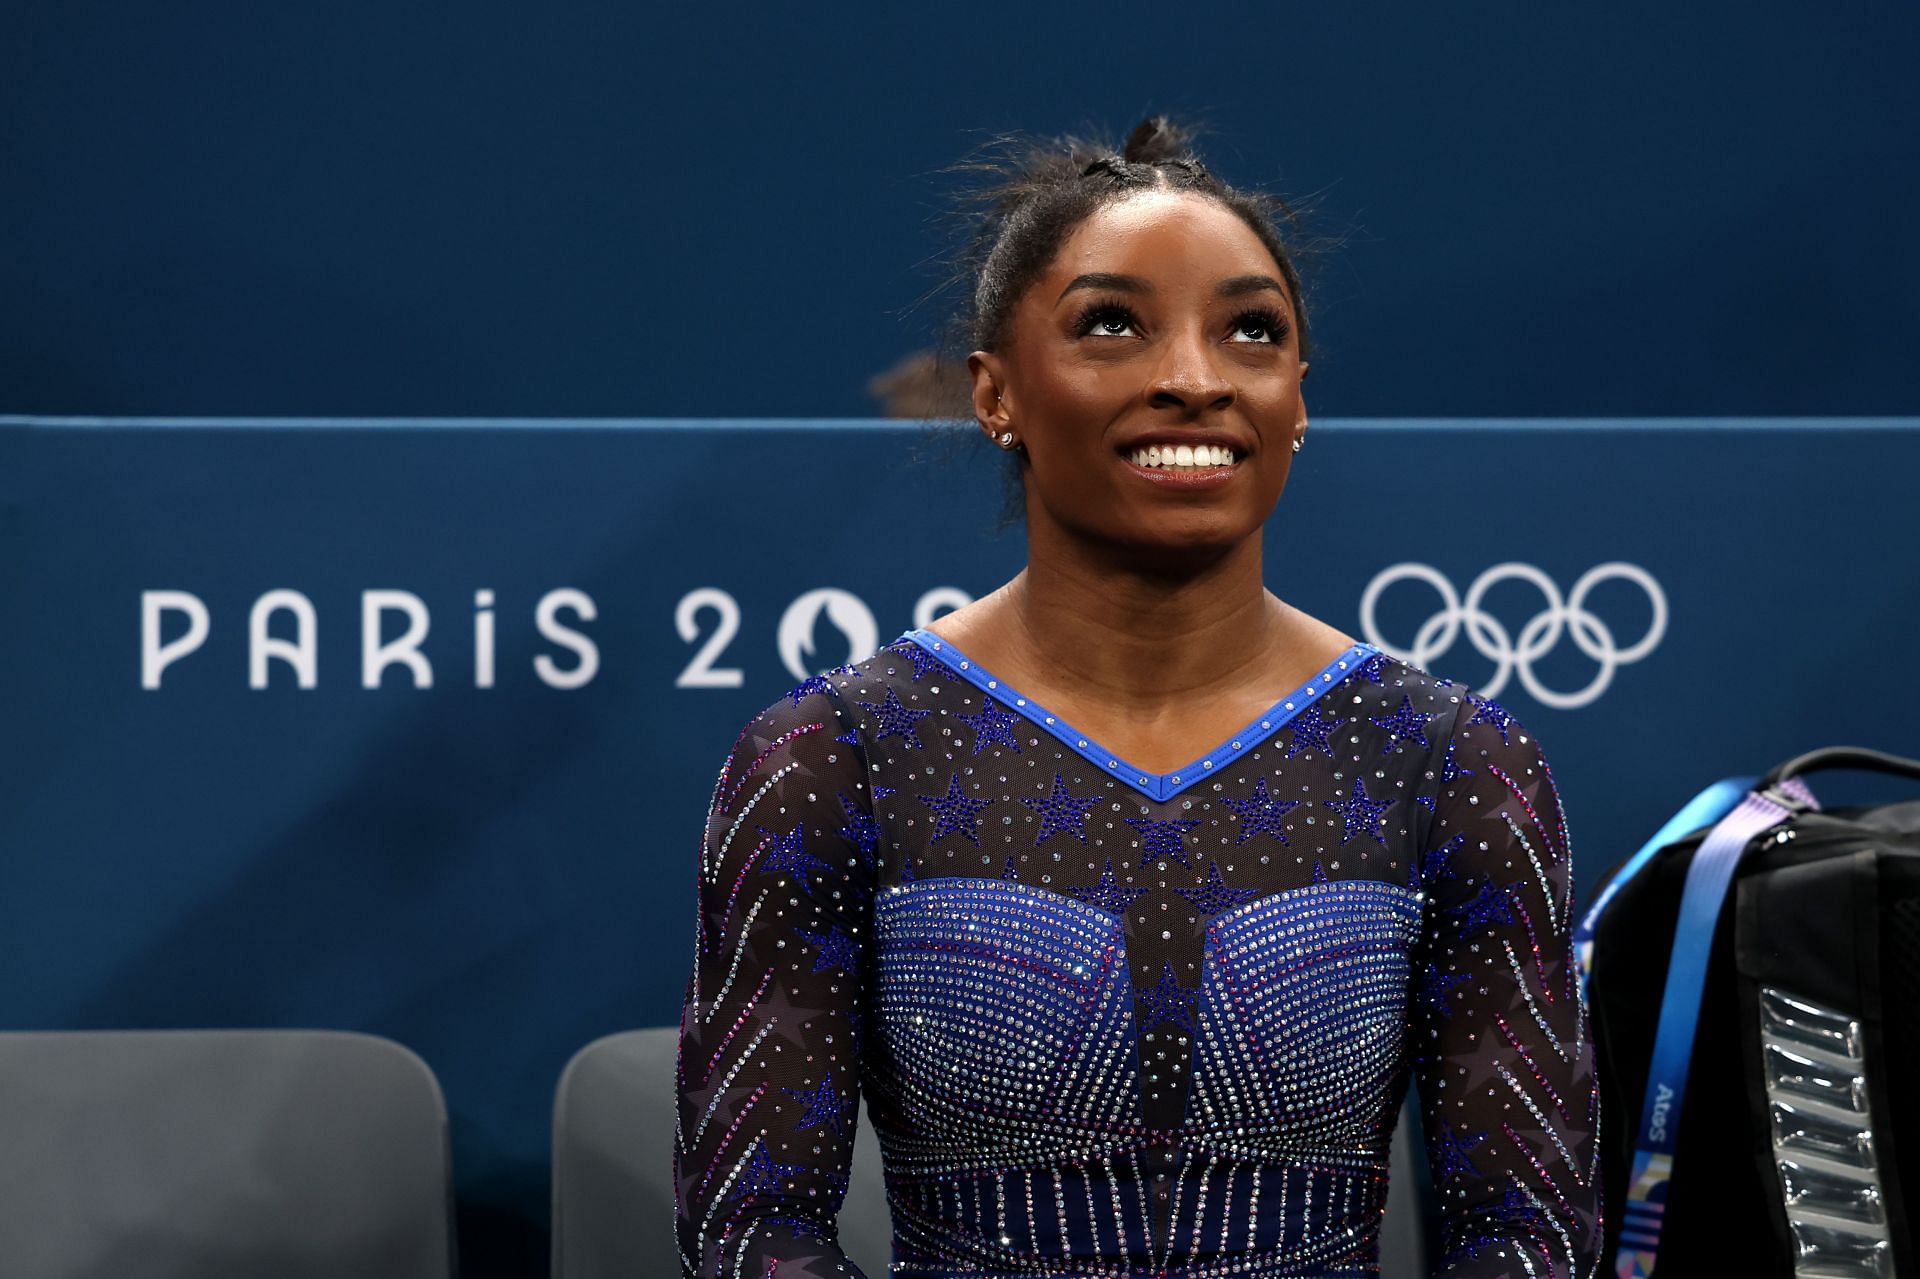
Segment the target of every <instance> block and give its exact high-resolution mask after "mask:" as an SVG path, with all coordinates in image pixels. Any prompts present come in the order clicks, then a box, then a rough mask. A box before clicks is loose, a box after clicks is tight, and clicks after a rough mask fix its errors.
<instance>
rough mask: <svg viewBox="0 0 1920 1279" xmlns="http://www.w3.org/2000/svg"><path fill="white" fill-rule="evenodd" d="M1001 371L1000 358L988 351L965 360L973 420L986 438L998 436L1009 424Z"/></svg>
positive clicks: (980, 352) (1010, 418)
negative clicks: (971, 379)
mask: <svg viewBox="0 0 1920 1279" xmlns="http://www.w3.org/2000/svg"><path fill="white" fill-rule="evenodd" d="M1003 371H1004V370H1003V367H1002V365H1001V363H1000V357H999V356H997V355H995V354H993V353H992V352H991V351H975V352H974V353H973V354H972V355H969V356H968V357H967V372H968V373H969V374H971V375H972V377H973V416H974V419H975V420H976V421H978V422H979V423H980V429H981V430H983V431H985V432H986V433H987V435H988V436H989V437H993V436H998V435H999V434H1000V433H1001V432H1002V431H1005V430H1006V429H1007V428H1008V427H1009V426H1010V425H1011V424H1012V422H1013V414H1012V412H1011V410H1010V408H1009V406H1008V404H1007V401H1006V391H1005V389H1004V387H1005V383H1004V382H1002V381H1001V374H1002V372H1003Z"/></svg>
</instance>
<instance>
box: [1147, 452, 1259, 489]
mask: <svg viewBox="0 0 1920 1279" xmlns="http://www.w3.org/2000/svg"><path fill="white" fill-rule="evenodd" d="M1123 456H1124V457H1125V458H1126V460H1127V462H1128V464H1129V465H1128V468H1127V469H1128V470H1130V471H1132V472H1133V473H1134V474H1135V475H1137V476H1139V477H1140V478H1141V479H1143V480H1146V481H1148V482H1149V483H1153V484H1160V485H1165V486H1168V487H1172V488H1213V487H1215V486H1217V485H1220V484H1225V483H1226V482H1227V481H1229V480H1231V479H1232V478H1233V473H1234V471H1235V469H1236V468H1238V466H1239V465H1240V458H1239V456H1238V455H1237V454H1235V452H1234V451H1233V450H1232V449H1230V448H1227V447H1225V446H1223V445H1219V444H1150V445H1148V446H1147V447H1145V448H1138V449H1134V450H1132V451H1131V452H1129V453H1126V454H1123Z"/></svg>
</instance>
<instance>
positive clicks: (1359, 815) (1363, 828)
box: [1320, 777, 1393, 844]
mask: <svg viewBox="0 0 1920 1279" xmlns="http://www.w3.org/2000/svg"><path fill="white" fill-rule="evenodd" d="M1320 803H1321V805H1322V806H1323V807H1325V808H1331V809H1332V810H1333V811H1334V812H1336V813H1339V814H1340V818H1341V820H1342V822H1344V823H1345V827H1346V829H1345V833H1344V834H1342V835H1341V837H1340V842H1341V843H1342V844H1346V843H1348V842H1349V841H1351V840H1352V839H1353V837H1354V836H1355V835H1370V836H1372V837H1373V838H1374V839H1377V840H1379V841H1380V842H1381V843H1382V844H1384V843H1386V842H1387V837H1386V833H1385V831H1384V829H1383V828H1384V827H1385V825H1386V818H1385V814H1386V811H1387V810H1388V809H1389V808H1391V807H1393V801H1392V800H1391V799H1388V800H1375V799H1369V798H1367V788H1366V786H1365V784H1364V783H1362V782H1361V780H1360V779H1359V778H1358V777H1356V778H1354V779H1353V791H1352V793H1351V794H1349V795H1348V796H1347V797H1346V798H1345V799H1323V800H1321V801H1320Z"/></svg>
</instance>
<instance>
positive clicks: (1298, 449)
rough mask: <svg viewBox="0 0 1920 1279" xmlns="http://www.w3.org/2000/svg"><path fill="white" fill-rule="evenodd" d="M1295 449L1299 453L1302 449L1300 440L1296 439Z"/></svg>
mask: <svg viewBox="0 0 1920 1279" xmlns="http://www.w3.org/2000/svg"><path fill="white" fill-rule="evenodd" d="M1293 451H1294V452H1295V453H1298V452H1299V451H1300V441H1299V440H1295V441H1294V442H1293Z"/></svg>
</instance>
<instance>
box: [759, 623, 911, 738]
mask: <svg viewBox="0 0 1920 1279" xmlns="http://www.w3.org/2000/svg"><path fill="white" fill-rule="evenodd" d="M935 664H936V662H935V660H934V659H933V657H932V656H931V654H928V653H927V652H926V650H924V649H922V648H920V647H919V646H917V645H915V644H914V643H913V642H912V641H911V640H910V639H909V638H908V637H907V636H905V635H902V636H901V637H900V638H899V639H896V640H893V641H892V642H890V643H888V644H885V645H883V646H882V647H880V648H879V649H877V650H875V652H874V653H873V654H872V655H871V656H869V657H866V658H864V659H862V660H860V661H856V662H848V663H845V664H843V665H840V666H835V667H832V668H830V669H828V670H824V671H821V672H819V673H818V674H815V675H808V676H806V677H804V678H802V679H800V680H799V681H798V682H796V683H795V684H793V685H792V687H790V688H788V689H787V691H786V692H784V693H782V694H780V696H779V697H777V698H775V699H774V700H773V701H771V702H769V703H768V704H767V705H766V706H764V707H762V708H761V710H760V712H759V713H758V714H756V715H755V716H753V717H752V718H751V719H750V720H748V721H747V723H746V725H745V727H744V728H743V729H742V730H741V738H742V739H743V740H744V739H757V740H759V741H762V742H766V741H770V740H773V739H777V738H780V737H782V736H783V735H787V734H792V733H795V732H799V731H802V730H806V731H818V729H819V728H821V727H824V726H832V727H833V728H834V732H835V733H836V734H838V735H839V736H840V737H841V739H842V740H844V741H846V742H847V743H848V744H850V745H856V744H858V738H857V735H856V731H855V730H856V726H857V725H858V724H860V723H861V722H863V721H865V720H868V719H871V718H872V717H873V716H874V715H875V714H891V715H906V714H910V713H913V712H911V711H910V710H909V708H908V707H907V705H906V703H907V702H908V701H909V700H910V699H914V697H915V694H914V691H913V684H914V683H915V682H916V680H918V679H919V677H920V676H922V675H924V674H925V673H926V672H927V671H928V669H929V668H930V667H932V666H933V665H935Z"/></svg>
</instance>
